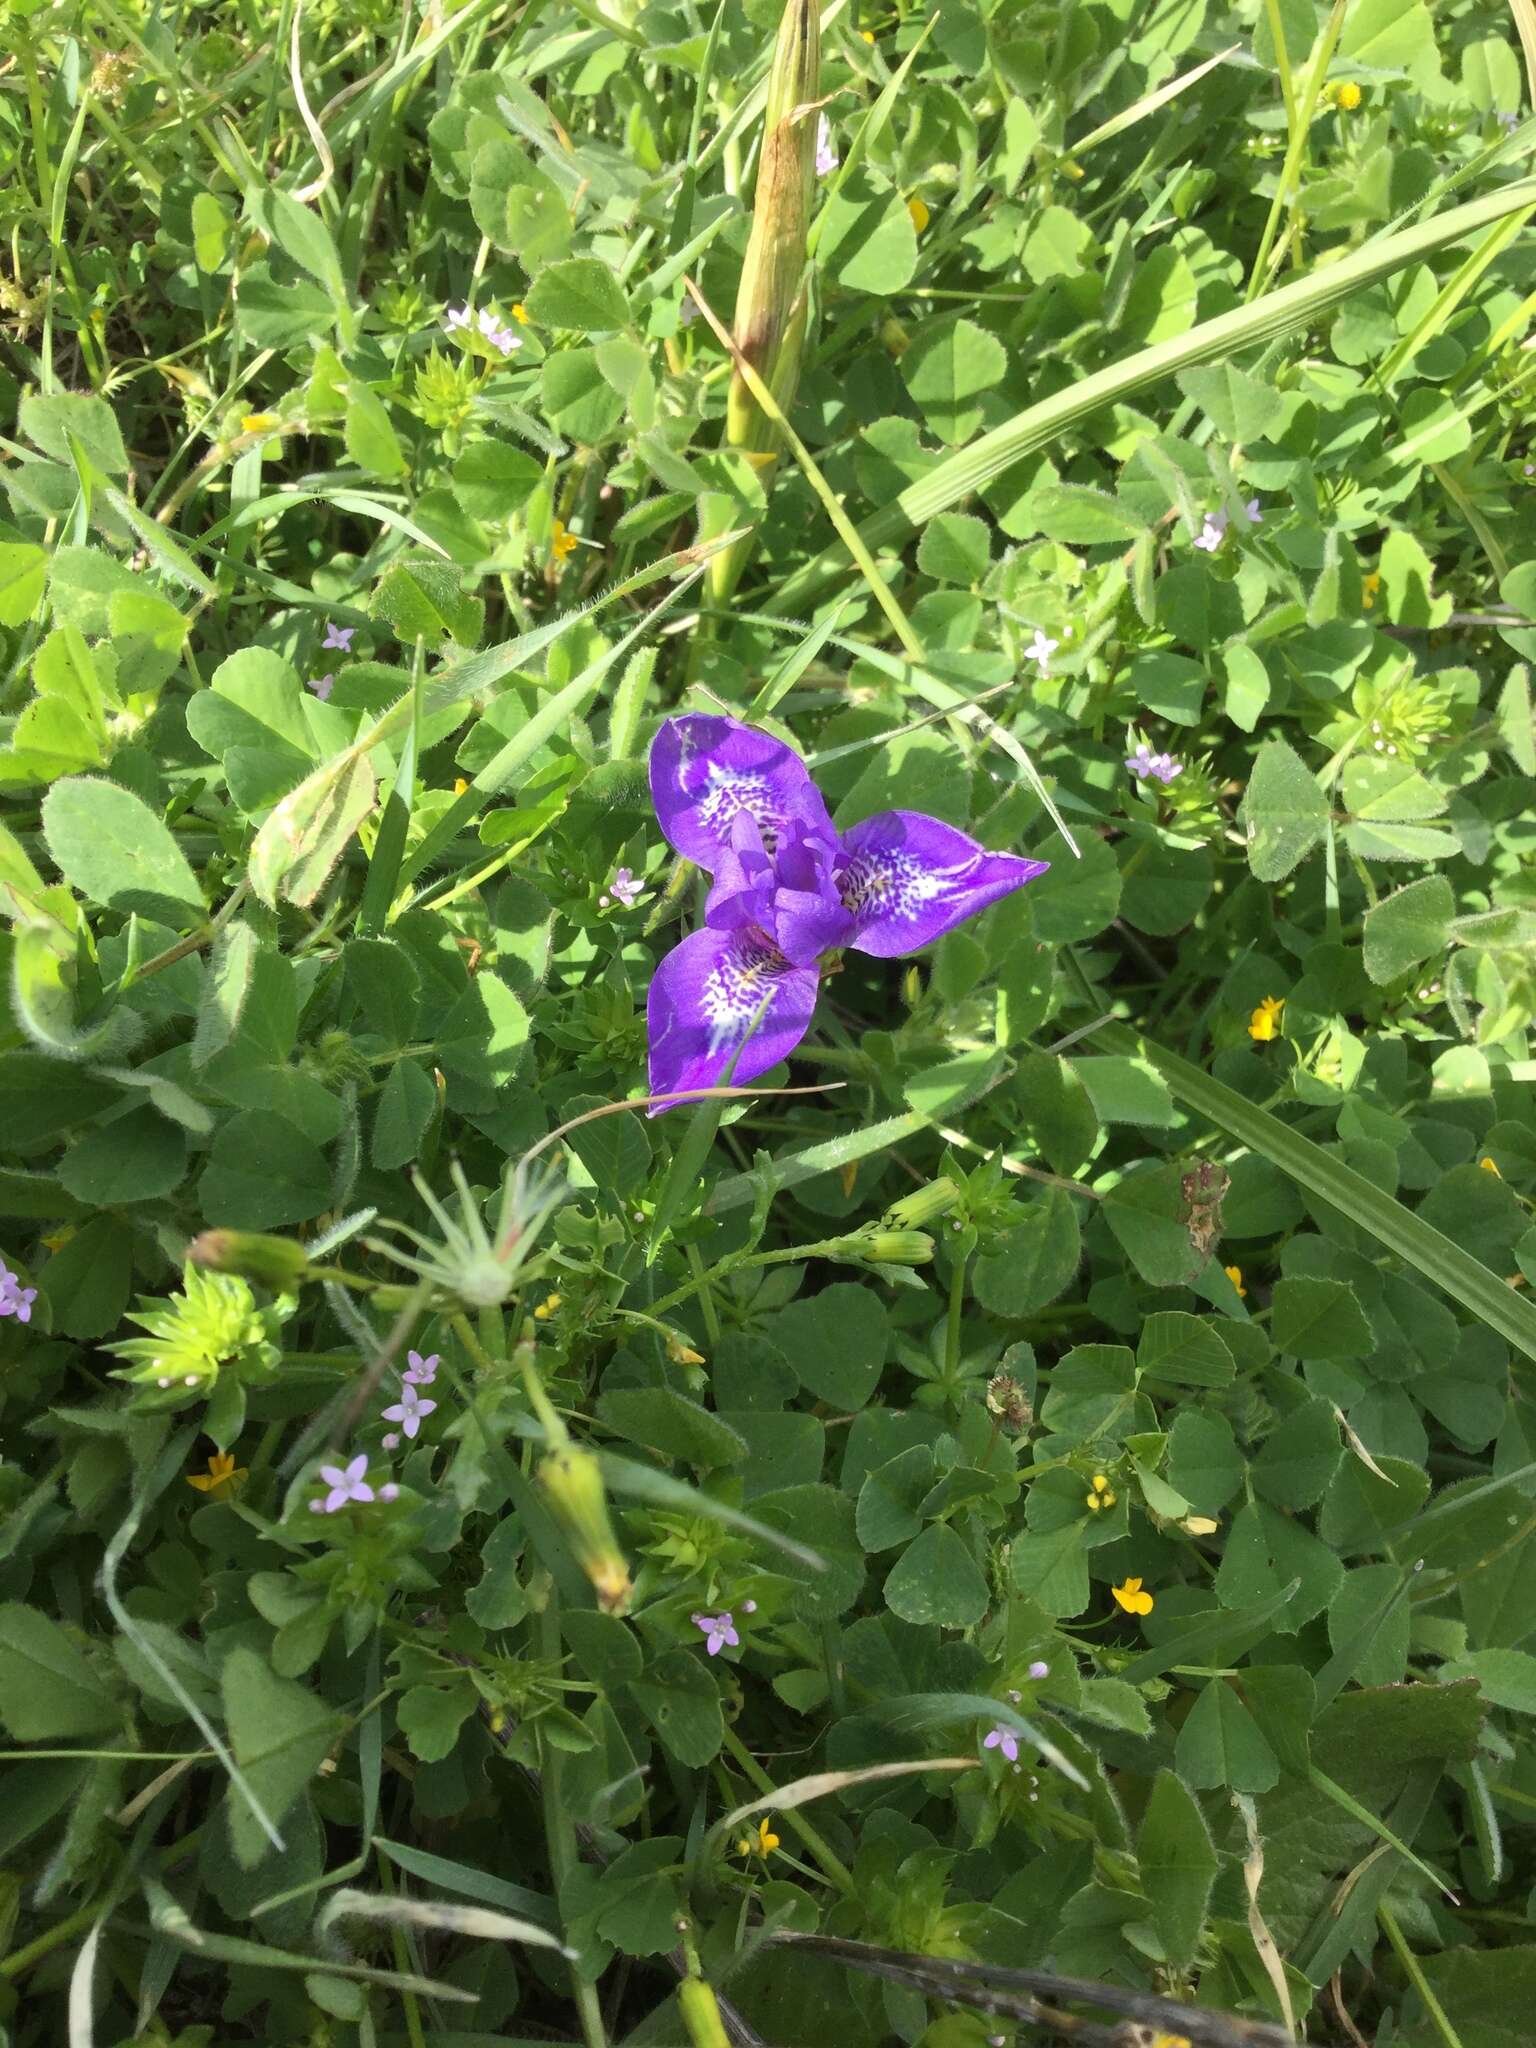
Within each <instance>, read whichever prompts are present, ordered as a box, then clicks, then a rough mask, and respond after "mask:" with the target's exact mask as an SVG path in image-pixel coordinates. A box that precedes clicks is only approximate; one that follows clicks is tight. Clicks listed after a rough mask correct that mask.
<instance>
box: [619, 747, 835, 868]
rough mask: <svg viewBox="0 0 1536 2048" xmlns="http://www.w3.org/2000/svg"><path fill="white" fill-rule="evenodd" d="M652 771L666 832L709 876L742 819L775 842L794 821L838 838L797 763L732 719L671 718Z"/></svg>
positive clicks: (789, 752) (789, 753) (654, 796)
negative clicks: (743, 815) (733, 827)
mask: <svg viewBox="0 0 1536 2048" xmlns="http://www.w3.org/2000/svg"><path fill="white" fill-rule="evenodd" d="M650 765H651V796H652V799H653V801H654V803H655V805H656V816H657V818H658V819H659V820H660V822H661V829H662V831H663V832H665V833H666V835H667V838H668V839H669V840H670V841H671V843H672V844H673V846H675V847H676V849H677V851H678V852H679V853H681V854H685V855H686V856H687V858H688V859H689V860H691V861H695V862H697V864H698V865H699V866H700V867H701V868H703V869H704V870H705V871H706V872H707V873H709V874H713V873H714V871H715V866H716V863H717V860H718V858H719V854H720V850H721V848H722V847H723V846H724V845H725V844H726V842H727V840H728V839H729V837H730V831H731V825H732V823H733V821H734V820H735V819H736V818H737V817H738V816H739V815H740V814H741V813H742V812H743V811H745V812H746V813H747V814H748V815H749V816H750V817H753V818H755V819H756V820H757V823H758V824H759V826H760V827H761V828H762V830H763V832H764V834H765V836H767V837H768V838H769V839H770V841H771V840H772V839H774V838H776V837H777V835H778V834H779V833H781V832H782V831H783V830H784V827H785V826H786V825H787V824H788V823H789V822H790V820H791V819H799V820H800V821H801V822H802V823H803V824H805V825H807V826H810V827H812V828H813V829H819V830H820V831H823V832H825V833H826V835H827V837H828V839H832V838H833V837H834V834H833V830H832V820H831V818H830V817H829V816H828V815H827V807H826V805H825V803H824V802H823V801H822V798H821V792H820V791H819V790H818V789H817V787H816V785H815V783H813V782H812V780H811V778H810V773H809V771H808V770H807V768H806V765H805V763H804V762H803V761H802V760H801V759H800V756H799V755H798V754H796V753H795V752H793V751H792V749H791V748H789V747H786V746H785V744H784V742H783V741H782V740H776V739H774V738H773V737H772V736H771V735H770V734H768V733H766V732H756V731H754V730H753V729H752V727H751V726H747V725H740V724H738V722H737V721H736V720H735V719H734V718H715V717H711V716H709V715H708V714H706V713H704V712H687V713H685V714H684V716H683V717H681V718H669V719H668V720H667V722H666V723H665V725H663V726H662V728H661V730H660V731H659V732H658V733H657V735H656V738H655V740H654V741H653V742H652V745H651V763H650Z"/></svg>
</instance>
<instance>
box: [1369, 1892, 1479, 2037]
mask: <svg viewBox="0 0 1536 2048" xmlns="http://www.w3.org/2000/svg"><path fill="white" fill-rule="evenodd" d="M1376 1918H1377V1919H1378V1920H1379V1921H1380V1922H1381V1931H1382V1933H1383V1934H1385V1936H1386V1937H1387V1939H1388V1941H1389V1942H1391V1944H1392V1946H1393V1948H1394V1950H1395V1951H1396V1953H1397V1959H1398V1961H1399V1962H1400V1963H1401V1964H1402V1966H1403V1969H1404V1971H1405V1972H1406V1973H1407V1977H1408V1981H1409V1982H1410V1983H1411V1984H1412V1986H1413V1988H1414V1990H1415V1991H1417V1992H1418V1994H1419V1996H1420V1998H1422V1999H1423V2001H1424V2010H1425V2011H1426V2012H1427V2013H1428V2014H1429V2016H1430V2019H1431V2020H1432V2021H1433V2022H1434V2027H1435V2032H1436V2033H1437V2034H1438V2035H1439V2036H1440V2038H1441V2040H1442V2041H1443V2042H1444V2043H1445V2048H1462V2044H1461V2036H1460V2035H1459V2034H1458V2033H1457V2031H1456V2029H1455V2028H1454V2027H1453V2026H1452V2025H1451V2020H1450V2015H1449V2014H1448V2013H1447V2012H1446V2009H1445V2007H1444V2006H1443V2005H1442V2004H1441V2003H1440V2001H1439V1999H1438V1998H1436V1996H1435V1994H1434V1992H1433V1991H1431V1990H1430V1988H1429V1979H1428V1978H1427V1977H1426V1976H1425V1975H1424V1971H1423V1968H1422V1966H1421V1965H1420V1962H1419V1959H1418V1957H1417V1956H1416V1955H1415V1954H1414V1952H1413V1950H1412V1949H1411V1948H1410V1947H1409V1946H1408V1944H1407V1942H1406V1941H1405V1940H1404V1939H1403V1930H1402V1929H1401V1927H1399V1926H1398V1924H1397V1918H1396V1916H1395V1914H1394V1913H1393V1911H1392V1908H1391V1907H1390V1906H1389V1905H1388V1904H1387V1902H1386V1900H1385V1899H1383V1900H1382V1902H1381V1903H1380V1905H1379V1906H1377V1908H1376Z"/></svg>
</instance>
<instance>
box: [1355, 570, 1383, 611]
mask: <svg viewBox="0 0 1536 2048" xmlns="http://www.w3.org/2000/svg"><path fill="white" fill-rule="evenodd" d="M1380 589H1381V578H1380V576H1378V575H1377V573H1376V571H1375V570H1374V569H1372V570H1371V572H1370V574H1369V575H1367V576H1362V577H1361V578H1360V599H1361V602H1362V603H1363V604H1364V606H1365V608H1366V610H1367V611H1369V610H1370V609H1371V607H1372V605H1374V604H1375V602H1376V596H1377V593H1378V592H1379V591H1380Z"/></svg>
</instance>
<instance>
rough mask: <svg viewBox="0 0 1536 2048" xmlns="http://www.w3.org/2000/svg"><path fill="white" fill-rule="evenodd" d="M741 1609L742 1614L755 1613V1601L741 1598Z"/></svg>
mask: <svg viewBox="0 0 1536 2048" xmlns="http://www.w3.org/2000/svg"><path fill="white" fill-rule="evenodd" d="M741 1611H742V1613H743V1614H756V1612H757V1602H756V1601H755V1600H743V1601H742V1603H741Z"/></svg>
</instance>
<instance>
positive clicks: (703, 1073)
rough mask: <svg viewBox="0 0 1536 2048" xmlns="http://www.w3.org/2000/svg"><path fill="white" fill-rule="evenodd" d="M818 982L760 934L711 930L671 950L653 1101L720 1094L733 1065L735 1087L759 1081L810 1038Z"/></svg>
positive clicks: (655, 1002)
mask: <svg viewBox="0 0 1536 2048" xmlns="http://www.w3.org/2000/svg"><path fill="white" fill-rule="evenodd" d="M817 981H818V976H817V972H816V970H815V968H814V967H794V966H791V965H790V963H789V962H788V961H787V960H786V959H785V958H784V956H783V954H782V953H780V952H779V950H778V948H777V947H775V946H773V945H771V944H770V943H769V941H768V940H767V939H766V938H765V937H764V935H763V934H762V933H761V932H759V931H754V930H744V931H717V930H715V929H713V928H712V927H711V926H709V925H706V926H705V927H704V928H703V930H702V931H697V932H694V933H693V934H692V936H691V937H689V938H686V939H684V940H683V941H682V942H681V944H680V945H676V946H674V947H673V948H672V951H671V952H670V953H669V954H668V955H667V957H666V958H665V960H663V961H662V963H661V965H660V966H659V967H658V968H657V970H656V974H655V978H654V979H653V981H652V982H651V993H650V1002H649V1006H648V1009H647V1013H646V1027H647V1033H648V1036H649V1038H650V1046H651V1093H652V1094H653V1095H663V1094H666V1095H672V1094H678V1095H681V1094H687V1093H688V1092H689V1091H690V1090H695V1089H699V1088H713V1087H716V1086H718V1084H719V1083H720V1082H721V1081H723V1080H724V1078H725V1075H726V1070H727V1069H728V1068H729V1067H730V1064H731V1061H732V1060H733V1059H736V1069H735V1072H734V1074H733V1075H732V1079H733V1080H735V1081H753V1080H756V1078H757V1076H758V1075H759V1074H764V1073H766V1072H767V1071H768V1069H769V1068H770V1067H772V1066H776V1065H777V1064H778V1062H779V1061H780V1060H782V1059H787V1058H788V1057H789V1055H790V1054H791V1053H792V1052H793V1051H794V1049H795V1047H796V1046H797V1045H798V1044H799V1043H800V1041H801V1039H802V1038H804V1036H805V1034H806V1032H807V1031H808V1030H809V1028H810V1022H811V1013H812V1011H813V1010H814V1009H815V1007H816V988H817ZM765 1000H766V1004H767V1007H766V1009H764V1003H765ZM760 1010H762V1011H763V1015H762V1017H761V1019H760V1020H758V1022H757V1026H756V1029H755V1030H753V1029H752V1026H753V1022H754V1019H757V1018H758V1012H759V1011H760ZM749 1031H750V1032H751V1036H750V1037H748V1035H747V1034H748V1032H749ZM738 1051H739V1052H740V1058H739V1059H737V1058H736V1055H737V1053H738ZM664 1107H666V1108H669V1109H670V1108H674V1107H676V1105H675V1104H672V1103H668V1104H665V1105H664ZM651 1114H652V1115H653V1116H656V1115H659V1114H660V1112H659V1111H658V1110H652V1112H651Z"/></svg>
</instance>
